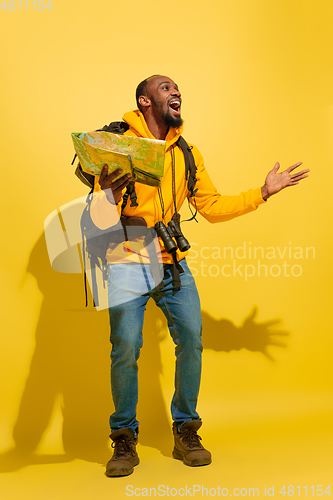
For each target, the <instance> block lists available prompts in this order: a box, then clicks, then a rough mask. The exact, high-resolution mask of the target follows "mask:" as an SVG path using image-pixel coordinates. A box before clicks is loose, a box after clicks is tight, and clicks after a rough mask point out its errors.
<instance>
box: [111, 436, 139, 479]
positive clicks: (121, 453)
mask: <svg viewBox="0 0 333 500" xmlns="http://www.w3.org/2000/svg"><path fill="white" fill-rule="evenodd" d="M110 438H111V439H112V441H113V443H112V448H114V452H113V456H112V458H111V460H109V461H108V463H107V464H106V472H105V474H106V475H107V476H109V477H115V476H128V475H129V474H132V472H133V467H134V466H135V465H138V464H139V462H140V460H139V457H138V454H137V452H136V445H137V442H138V439H137V438H134V434H133V431H132V430H131V429H128V428H127V427H126V428H124V429H119V430H118V431H115V432H113V433H112V434H111V436H110Z"/></svg>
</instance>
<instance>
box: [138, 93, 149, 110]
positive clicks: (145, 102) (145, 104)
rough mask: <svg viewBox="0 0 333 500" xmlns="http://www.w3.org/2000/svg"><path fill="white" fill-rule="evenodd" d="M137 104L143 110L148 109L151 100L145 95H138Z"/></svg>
mask: <svg viewBox="0 0 333 500" xmlns="http://www.w3.org/2000/svg"><path fill="white" fill-rule="evenodd" d="M139 104H140V106H142V107H143V108H146V109H148V108H149V106H150V105H151V100H150V99H149V97H147V96H146V95H140V97H139Z"/></svg>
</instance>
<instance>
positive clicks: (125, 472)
mask: <svg viewBox="0 0 333 500" xmlns="http://www.w3.org/2000/svg"><path fill="white" fill-rule="evenodd" d="M139 463H140V459H139V457H137V458H135V459H134V461H133V467H131V468H130V469H113V470H106V471H105V475H106V476H107V477H121V476H129V475H130V474H132V473H133V472H134V467H135V466H136V465H139Z"/></svg>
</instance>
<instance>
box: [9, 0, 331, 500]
mask: <svg viewBox="0 0 333 500" xmlns="http://www.w3.org/2000/svg"><path fill="white" fill-rule="evenodd" d="M7 5H8V0H7ZM15 5H16V9H15V11H9V10H8V9H7V11H4V10H3V9H1V12H0V23H1V48H2V50H1V68H2V77H1V83H0V85H1V89H0V95H1V122H0V127H1V129H0V134H1V144H2V146H1V170H2V178H3V183H2V211H1V212H2V224H1V226H2V238H1V241H2V243H1V275H2V279H1V282H2V293H1V305H2V313H1V323H2V325H1V354H0V356H1V362H0V380H1V393H0V401H1V422H0V425H1V427H0V436H1V450H2V453H1V459H0V472H1V475H0V495H1V498H3V499H6V500H7V499H14V498H15V499H17V498H20V497H21V496H22V497H25V498H34V499H44V498H48V499H58V498H64V499H73V498H79V499H82V500H83V499H84V500H85V499H92V498H98V499H106V498H110V497H112V498H128V496H126V493H125V492H126V490H125V488H126V486H127V485H133V486H134V487H138V488H144V487H148V488H149V487H157V486H158V485H165V486H167V485H169V486H170V488H171V487H173V488H180V487H184V486H185V485H187V486H188V487H191V486H192V485H193V484H198V485H203V486H204V487H207V488H208V489H209V488H217V486H220V487H221V488H222V487H226V488H229V492H232V489H233V488H236V487H238V488H242V487H244V488H249V487H258V488H259V489H260V496H264V487H265V485H266V486H267V488H268V487H271V486H272V485H275V496H277V497H279V498H283V495H282V494H281V493H280V494H279V493H278V492H279V490H280V489H281V487H282V486H283V485H284V484H285V485H287V486H288V485H294V487H295V488H296V487H297V486H298V485H300V487H301V488H300V491H301V495H302V496H304V491H305V490H304V488H303V487H304V486H305V485H307V486H308V496H312V493H310V492H312V490H309V488H310V486H312V485H315V491H316V487H317V485H324V489H325V488H326V487H327V485H328V484H329V483H330V480H331V477H332V476H331V470H332V469H331V459H332V457H331V454H332V453H331V452H332V444H333V443H332V426H331V421H332V410H333V403H332V368H331V356H332V346H333V342H332V322H331V312H330V311H331V299H332V291H331V290H332V267H331V245H332V231H331V227H332V223H331V200H332V194H331V185H332V180H333V179H332V157H333V148H332V130H333V98H332V88H333V85H332V84H333V70H332V46H333V45H332V44H333V29H332V28H333V26H332V24H333V22H332V16H333V7H332V4H331V2H328V1H323V0H319V1H316V2H314V1H309V0H292V1H290V0H289V1H286V0H278V1H277V0H271V1H266V0H252V1H246V0H233V1H231V0H228V1H226V0H221V1H217V0H215V1H213V0H206V1H205V2H198V1H196V0H191V1H189V0H186V1H182V0H181V1H180V2H155V1H151V0H141V1H136V0H128V1H127V2H115V1H108V0H98V1H95V2H93V1H91V2H88V1H87V0H82V1H77V0H72V1H70V2H66V1H64V0H52V10H51V11H49V10H45V11H43V12H38V11H37V9H36V11H35V12H33V10H32V4H31V3H30V4H29V12H25V8H26V7H25V4H24V3H23V4H22V11H21V12H19V11H18V8H19V7H18V3H16V4H15ZM155 73H161V74H166V75H168V76H170V77H171V78H173V79H174V80H175V81H176V82H177V83H178V85H179V87H180V90H181V92H182V95H183V111H182V114H183V117H184V119H185V129H184V137H185V138H186V139H187V140H188V141H190V142H193V143H194V144H196V145H197V146H198V148H199V150H200V151H201V152H202V154H203V156H204V158H205V162H206V166H207V169H208V171H209V174H210V176H211V178H212V179H213V181H214V183H215V184H216V186H217V187H218V189H219V190H220V191H221V192H222V193H225V194H237V193H239V192H240V191H242V190H247V189H249V188H250V187H252V188H256V187H258V186H260V185H262V184H263V183H264V179H265V175H266V174H267V172H268V171H269V170H270V169H271V168H272V167H273V166H274V164H275V162H276V161H279V162H280V163H281V168H282V169H284V168H286V167H288V166H290V165H291V164H293V163H296V162H298V161H303V166H304V168H310V169H311V174H310V177H309V178H308V179H306V180H304V181H302V182H301V184H300V185H299V186H296V187H292V188H288V189H286V190H284V191H283V192H282V193H280V194H278V195H276V196H275V197H273V198H272V199H270V200H269V201H268V203H267V204H266V205H265V206H260V207H259V209H258V210H257V212H255V213H252V214H250V215H246V216H244V217H242V218H239V219H236V220H234V221H231V222H228V223H226V224H219V225H214V226H213V225H210V224H208V223H207V222H206V221H204V220H203V219H202V218H199V219H200V222H199V224H196V223H195V222H191V223H187V224H186V225H184V226H183V230H184V233H185V235H186V236H187V238H188V239H189V240H190V241H191V242H192V243H193V248H194V249H195V250H196V251H197V252H199V257H198V258H197V259H194V258H193V255H194V254H193V253H192V263H191V265H192V268H194V267H196V269H200V268H199V266H200V265H201V264H202V263H203V264H207V265H208V266H209V265H213V264H214V265H215V264H219V265H220V267H221V265H222V264H224V263H225V262H227V261H225V262H224V260H223V259H221V260H219V261H218V260H214V259H213V258H212V257H211V253H212V252H211V250H210V249H212V247H219V248H223V247H225V246H231V247H233V248H234V249H236V248H237V247H240V246H242V245H244V242H245V243H246V245H248V246H249V245H250V244H251V245H252V247H254V246H263V247H265V248H266V247H274V248H275V249H276V248H277V247H279V248H280V249H281V251H282V250H283V248H285V247H287V249H289V247H301V248H303V249H305V248H306V247H314V248H315V258H313V257H312V256H311V257H309V258H308V259H296V258H294V257H292V258H291V259H289V257H288V258H287V259H276V260H269V259H265V263H266V264H267V265H272V264H278V265H281V264H282V263H283V261H284V260H286V261H287V262H288V263H289V264H290V265H296V264H297V265H301V267H302V274H301V275H300V276H298V277H295V276H289V277H286V276H283V275H280V276H277V277H273V276H267V277H265V276H257V275H256V276H254V277H252V278H249V279H247V280H245V279H244V277H241V276H240V275H237V276H231V277H223V276H222V275H219V276H216V277H213V276H209V275H207V276H203V275H202V273H200V272H198V276H197V277H196V280H197V285H198V288H199V293H200V296H201V301H202V311H203V319H204V333H203V341H204V347H205V350H204V356H203V377H202V386H201V393H200V399H199V407H198V409H199V412H200V415H201V416H202V419H203V422H204V425H203V427H202V429H201V431H200V434H201V435H202V436H203V438H204V445H205V446H206V447H207V448H208V449H210V450H211V451H212V453H213V463H212V465H210V466H209V467H202V468H199V469H198V468H189V467H185V466H184V465H183V464H182V463H180V462H178V461H175V460H173V459H172V458H171V449H172V439H171V432H170V425H171V422H170V415H169V404H170V399H171V395H172V386H173V369H174V359H173V358H174V355H173V345H172V342H171V340H170V338H169V337H168V333H167V330H166V324H165V320H164V318H163V317H162V316H161V315H160V313H159V311H158V310H157V309H156V308H155V306H154V304H149V307H148V312H147V315H146V320H145V329H144V347H143V350H142V356H141V360H140V388H139V390H140V401H139V408H138V416H139V420H140V424H141V427H140V445H139V454H140V458H141V465H140V466H138V467H137V468H136V469H135V471H134V474H133V475H132V476H129V477H127V478H121V479H116V480H112V479H107V478H106V477H105V476H104V475H103V473H104V463H105V462H106V461H107V460H108V458H109V457H110V450H109V448H108V447H109V444H108V433H109V429H108V415H109V413H110V411H112V404H111V401H110V395H109V350H110V347H109V343H108V317H107V311H102V312H100V313H97V312H96V311H94V310H93V309H92V308H91V306H90V308H88V310H85V309H84V292H83V281H82V276H80V275H65V274H60V273H56V272H54V271H52V270H51V269H50V265H49V262H48V257H47V253H46V249H45V242H44V239H43V234H42V233H43V223H44V219H45V218H46V217H47V216H48V215H49V214H50V213H51V212H52V211H53V210H55V209H57V208H58V207H60V206H62V205H64V204H65V203H68V202H69V201H71V200H73V199H75V198H79V197H81V196H84V195H85V193H86V192H87V189H86V187H85V186H84V185H83V184H80V182H79V181H78V180H77V179H76V178H75V177H74V175H73V167H71V165H70V162H71V160H72V156H73V147H72V143H71V137H70V134H71V132H73V131H84V130H93V129H95V128H98V127H100V126H103V125H104V124H106V123H109V122H110V121H114V120H118V119H121V118H122V115H123V113H124V112H125V111H129V110H131V109H134V108H135V107H136V106H135V100H134V91H135V87H136V85H137V84H138V83H139V82H140V81H141V80H143V79H144V78H145V77H147V76H149V75H151V74H155ZM186 214H187V209H186V208H184V215H186ZM204 246H206V247H208V250H207V249H206V250H205V251H204V252H205V253H204V254H203V255H204V256H207V255H208V256H209V258H208V259H204V258H203V257H200V251H201V249H202V247H204ZM193 261H196V262H193ZM228 263H230V262H229V261H228ZM254 263H255V261H254V260H253V259H251V258H249V257H247V258H246V259H243V260H239V261H238V264H243V265H245V264H254ZM214 269H216V268H214ZM206 274H207V273H206ZM212 274H214V272H213V271H212ZM274 332H275V335H274ZM276 342H277V343H279V342H280V343H282V345H280V346H279V345H275V343H276ZM286 489H288V488H286ZM297 491H298V490H295V496H297ZM138 492H139V490H138ZM178 496H179V495H178ZM196 496H200V495H199V493H197V495H196ZM315 496H317V495H316V493H315ZM327 497H328V495H327V494H324V495H323V498H327Z"/></svg>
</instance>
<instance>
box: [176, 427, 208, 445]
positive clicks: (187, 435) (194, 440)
mask: <svg viewBox="0 0 333 500" xmlns="http://www.w3.org/2000/svg"><path fill="white" fill-rule="evenodd" d="M181 434H182V441H183V442H184V444H186V445H187V446H188V447H189V448H203V446H202V444H201V443H200V441H201V437H200V436H199V435H198V434H197V431H194V430H192V429H185V430H184V431H183V432H182V433H181Z"/></svg>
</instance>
